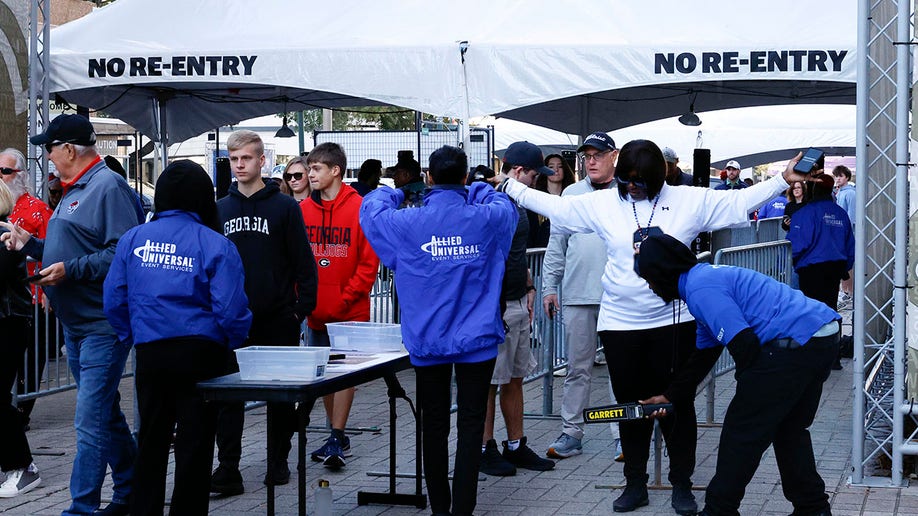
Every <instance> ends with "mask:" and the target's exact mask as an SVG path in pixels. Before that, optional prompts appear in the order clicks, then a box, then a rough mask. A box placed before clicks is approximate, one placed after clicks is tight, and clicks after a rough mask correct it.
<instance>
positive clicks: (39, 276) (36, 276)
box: [25, 274, 45, 283]
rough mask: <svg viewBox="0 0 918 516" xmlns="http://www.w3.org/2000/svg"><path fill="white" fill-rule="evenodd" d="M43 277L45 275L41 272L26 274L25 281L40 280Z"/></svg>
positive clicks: (33, 281)
mask: <svg viewBox="0 0 918 516" xmlns="http://www.w3.org/2000/svg"><path fill="white" fill-rule="evenodd" d="M43 279H45V276H44V275H42V274H33V275H31V276H26V279H25V280H26V281H27V282H29V283H35V282H36V281H41V280H43Z"/></svg>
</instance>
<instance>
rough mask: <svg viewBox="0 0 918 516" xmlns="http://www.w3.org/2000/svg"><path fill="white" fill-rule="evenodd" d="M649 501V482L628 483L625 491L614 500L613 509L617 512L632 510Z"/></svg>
mask: <svg viewBox="0 0 918 516" xmlns="http://www.w3.org/2000/svg"><path fill="white" fill-rule="evenodd" d="M649 503H650V499H649V498H648V497H647V484H628V485H626V486H625V492H624V493H622V495H621V496H619V497H618V498H617V499H616V500H615V501H614V502H612V510H613V511H615V512H631V511H633V510H635V509H637V508H638V507H643V506H645V505H647V504H649Z"/></svg>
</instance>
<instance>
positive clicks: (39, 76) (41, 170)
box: [28, 0, 51, 199]
mask: <svg viewBox="0 0 918 516" xmlns="http://www.w3.org/2000/svg"><path fill="white" fill-rule="evenodd" d="M50 41H51V0H32V2H31V7H30V9H29V134H30V135H32V134H38V133H40V132H42V131H43V130H44V128H45V127H46V126H47V125H48V63H49V61H50V48H51V47H50V46H49V43H50ZM28 162H29V163H28V168H29V180H30V184H31V186H32V187H33V188H35V189H36V192H37V193H38V194H39V195H41V196H42V197H43V198H45V199H47V197H45V196H44V195H43V194H44V192H41V191H39V189H38V187H39V186H40V185H43V184H44V181H43V180H44V178H45V177H46V174H45V171H46V170H48V158H47V156H45V153H44V152H42V151H41V147H36V146H34V145H29V151H28Z"/></svg>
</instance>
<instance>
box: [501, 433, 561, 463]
mask: <svg viewBox="0 0 918 516" xmlns="http://www.w3.org/2000/svg"><path fill="white" fill-rule="evenodd" d="M503 445H504V458H505V459H507V461H508V462H509V463H510V464H513V465H514V466H516V467H518V468H523V469H531V470H533V471H548V470H550V469H554V468H555V461H553V460H548V459H543V458H542V457H539V456H538V454H536V452H534V451H532V448H530V447H528V446H526V437H525V436H524V437H522V438H520V447H519V448H517V449H515V450H511V449H510V448H509V446H508V445H507V441H504V442H503Z"/></svg>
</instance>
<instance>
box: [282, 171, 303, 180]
mask: <svg viewBox="0 0 918 516" xmlns="http://www.w3.org/2000/svg"><path fill="white" fill-rule="evenodd" d="M291 179H293V180H296V181H299V180H301V179H303V173H302V172H294V173H292V174H284V181H290V180H291Z"/></svg>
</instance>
